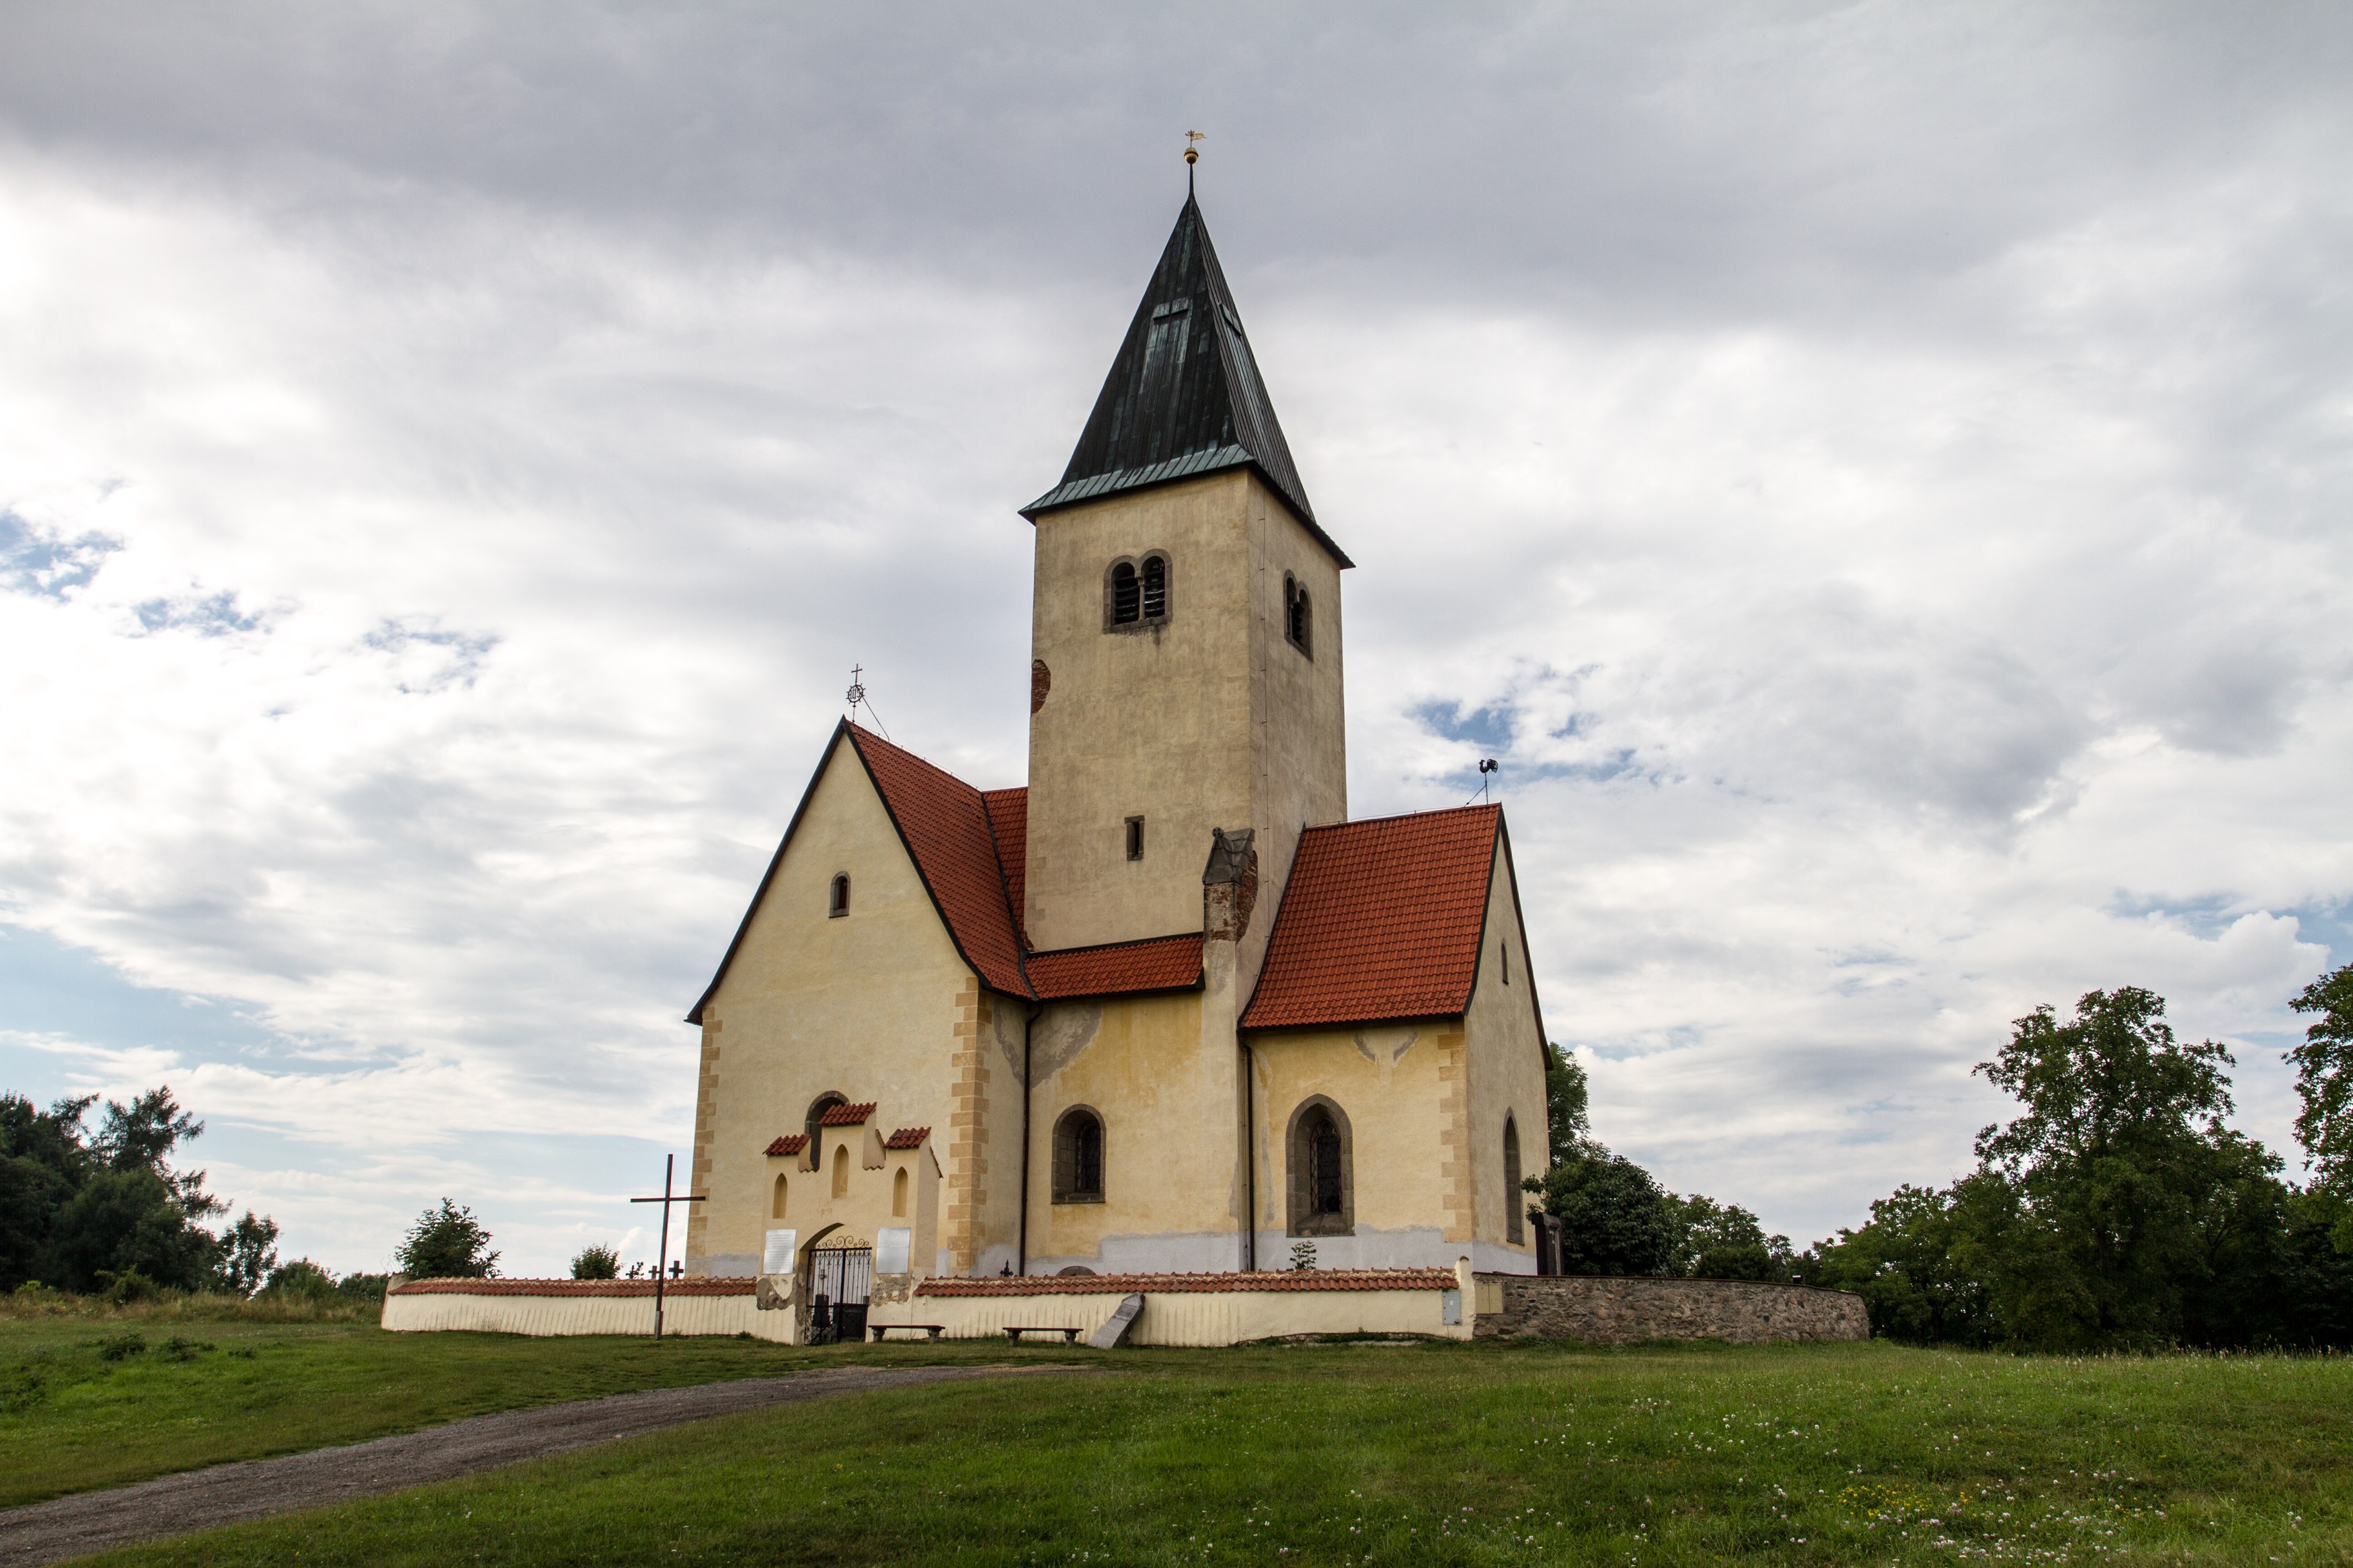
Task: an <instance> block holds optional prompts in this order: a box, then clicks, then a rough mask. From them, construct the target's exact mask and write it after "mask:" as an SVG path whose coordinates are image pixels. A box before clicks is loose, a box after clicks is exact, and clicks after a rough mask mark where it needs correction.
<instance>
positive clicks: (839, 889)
mask: <svg viewBox="0 0 2353 1568" xmlns="http://www.w3.org/2000/svg"><path fill="white" fill-rule="evenodd" d="M825 912H826V913H827V914H828V915H830V916H831V917H832V918H833V919H835V920H839V919H840V918H841V917H842V916H844V915H846V914H848V913H849V872H847V871H844V872H843V873H842V874H841V875H840V876H839V877H836V878H835V879H833V896H832V897H831V898H830V899H828V900H827V902H826V906H825Z"/></svg>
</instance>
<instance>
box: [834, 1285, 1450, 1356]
mask: <svg viewBox="0 0 2353 1568" xmlns="http://www.w3.org/2000/svg"><path fill="white" fill-rule="evenodd" d="M1450 1295H1451V1296H1453V1297H1455V1299H1456V1300H1458V1301H1459V1300H1461V1291H1460V1289H1459V1288H1458V1289H1455V1290H1452V1291H1449V1290H1444V1289H1409V1290H1150V1291H1146V1292H1145V1294H1144V1311H1143V1313H1142V1314H1141V1315H1140V1316H1138V1317H1137V1318H1136V1320H1135V1326H1134V1328H1132V1329H1130V1330H1129V1331H1128V1336H1127V1342H1128V1343H1129V1344H1132V1345H1194V1346H1204V1345H1233V1344H1244V1343H1247V1342H1250V1341H1252V1340H1271V1339H1284V1338H1289V1337H1291V1336H1293V1335H1301V1334H1414V1335H1425V1336H1428V1337H1430V1338H1431V1339H1458V1340H1467V1339H1470V1338H1471V1337H1472V1334H1473V1332H1474V1331H1475V1321H1474V1319H1473V1316H1472V1312H1471V1311H1470V1310H1467V1303H1465V1304H1464V1310H1458V1311H1457V1312H1456V1313H1455V1314H1454V1315H1455V1316H1456V1317H1458V1318H1459V1319H1460V1320H1461V1321H1459V1322H1455V1323H1449V1322H1447V1321H1445V1320H1446V1317H1447V1315H1448V1312H1447V1298H1448V1297H1449V1296H1450ZM1123 1299H1124V1298H1123V1297H1121V1296H1120V1295H1118V1294H1116V1293H1107V1294H1104V1295H1100V1296H1095V1295H1088V1296H1081V1295H1077V1294H1070V1295H1064V1294H1061V1293H1060V1292H1057V1293H1055V1294H1052V1295H1039V1296H946V1297H936V1296H917V1297H915V1298H914V1299H913V1300H908V1301H904V1302H892V1303H891V1304H890V1305H888V1306H884V1305H880V1304H878V1305H876V1306H875V1307H873V1308H872V1309H871V1310H870V1311H869V1313H868V1316H867V1321H868V1322H869V1323H937V1324H940V1325H941V1326H942V1327H943V1328H944V1330H945V1332H944V1335H943V1336H942V1337H943V1338H945V1339H952V1340H966V1339H994V1338H997V1337H999V1336H1000V1335H1002V1334H1003V1332H1004V1331H1005V1330H1006V1329H1007V1328H1008V1326H1012V1325H1016V1324H1018V1325H1019V1326H1020V1327H1023V1328H1072V1329H1082V1330H1084V1331H1086V1332H1088V1333H1090V1334H1091V1333H1092V1332H1093V1331H1095V1330H1096V1329H1099V1328H1101V1327H1102V1326H1103V1323H1104V1321H1106V1320H1108V1319H1109V1318H1110V1317H1111V1315H1112V1313H1113V1312H1114V1311H1117V1310H1119V1304H1120V1302H1121V1300H1123Z"/></svg>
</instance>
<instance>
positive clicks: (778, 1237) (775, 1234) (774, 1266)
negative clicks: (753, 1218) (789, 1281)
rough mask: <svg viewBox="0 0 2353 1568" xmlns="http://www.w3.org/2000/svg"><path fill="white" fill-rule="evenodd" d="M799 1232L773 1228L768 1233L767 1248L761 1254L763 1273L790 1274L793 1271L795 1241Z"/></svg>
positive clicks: (761, 1270) (761, 1269)
mask: <svg viewBox="0 0 2353 1568" xmlns="http://www.w3.org/2000/svg"><path fill="white" fill-rule="evenodd" d="M798 1235H799V1233H798V1232H797V1231H790V1230H772V1231H770V1232H769V1233H768V1246H767V1249H766V1250H765V1251H764V1252H762V1253H761V1254H760V1272H761V1273H763V1274H790V1273H791V1272H792V1271H793V1243H794V1241H795V1240H796V1239H797V1237H798Z"/></svg>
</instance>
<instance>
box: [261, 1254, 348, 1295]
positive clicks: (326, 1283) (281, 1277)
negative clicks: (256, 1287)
mask: <svg viewBox="0 0 2353 1568" xmlns="http://www.w3.org/2000/svg"><path fill="white" fill-rule="evenodd" d="M262 1293H263V1294H264V1295H269V1296H281V1297H290V1298H291V1299H293V1300H298V1301H332V1300H334V1299H335V1294H336V1292H335V1277H334V1275H333V1274H332V1273H330V1272H329V1271H328V1270H327V1269H325V1268H321V1267H320V1266H319V1265H318V1264H316V1263H313V1262H311V1260H310V1259H309V1258H296V1259H295V1260H294V1261H293V1262H291V1263H287V1264H281V1265H280V1267H278V1268H274V1269H272V1270H271V1271H270V1275H269V1284H267V1285H266V1286H264V1287H263V1288H262Z"/></svg>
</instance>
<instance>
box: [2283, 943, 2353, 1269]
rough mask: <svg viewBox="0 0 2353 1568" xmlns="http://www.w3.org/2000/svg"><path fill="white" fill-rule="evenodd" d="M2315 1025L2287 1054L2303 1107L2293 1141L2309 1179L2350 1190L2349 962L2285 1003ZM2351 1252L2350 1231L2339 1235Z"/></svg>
mask: <svg viewBox="0 0 2353 1568" xmlns="http://www.w3.org/2000/svg"><path fill="white" fill-rule="evenodd" d="M2288 1005H2289V1006H2291V1007H2293V1008H2295V1010H2296V1011H2297V1012H2299V1013H2317V1014H2319V1015H2320V1021H2319V1022H2318V1023H2316V1024H2314V1025H2312V1026H2310V1027H2308V1028H2307V1029H2306V1030H2305V1032H2304V1044H2302V1045H2300V1046H2298V1047H2295V1049H2294V1050H2291V1051H2289V1052H2288V1053H2287V1059H2288V1060H2290V1061H2292V1062H2294V1063H2295V1092H2296V1096H2297V1098H2298V1099H2299V1100H2302V1101H2303V1102H2304V1109H2303V1110H2301V1111H2300V1112H2298V1114H2297V1116H2296V1119H2295V1138H2296V1142H2299V1143H2301V1144H2303V1145H2304V1152H2305V1157H2306V1159H2307V1160H2309V1161H2310V1162H2311V1164H2312V1169H2313V1173H2314V1177H2315V1179H2316V1181H2317V1182H2319V1183H2320V1184H2324V1185H2327V1186H2333V1187H2339V1188H2345V1187H2353V963H2348V964H2347V965H2345V967H2344V968H2342V969H2339V970H2337V971H2335V972H2334V973H2328V974H2324V975H2322V976H2321V977H2320V978H2319V979H2317V980H2316V981H2314V982H2313V983H2312V984H2309V985H2307V986H2306V987H2305V988H2304V990H2303V992H2302V994H2299V995H2298V996H2297V997H2296V998H2295V1001H2293V1002H2291V1003H2289V1004H2288ZM2343 1239H2344V1242H2345V1245H2346V1249H2347V1250H2348V1251H2353V1231H2348V1232H2347V1233H2346V1235H2345V1237H2344V1238H2343Z"/></svg>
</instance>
